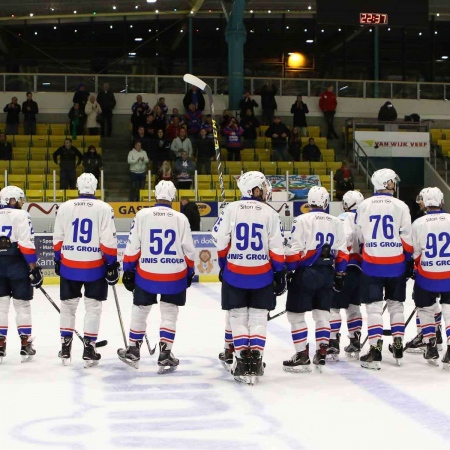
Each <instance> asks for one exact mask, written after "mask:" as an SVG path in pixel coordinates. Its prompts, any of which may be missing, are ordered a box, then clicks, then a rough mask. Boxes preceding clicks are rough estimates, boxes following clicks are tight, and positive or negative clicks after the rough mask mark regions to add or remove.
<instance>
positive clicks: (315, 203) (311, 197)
mask: <svg viewBox="0 0 450 450" xmlns="http://www.w3.org/2000/svg"><path fill="white" fill-rule="evenodd" d="M329 201H330V194H328V191H327V190H326V189H325V188H324V187H322V186H313V187H312V188H311V189H310V190H309V192H308V204H309V206H310V207H311V208H314V207H317V208H323V209H326V208H327V206H328V203H329Z"/></svg>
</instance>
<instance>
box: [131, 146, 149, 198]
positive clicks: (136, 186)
mask: <svg viewBox="0 0 450 450" xmlns="http://www.w3.org/2000/svg"><path fill="white" fill-rule="evenodd" d="M148 162H149V159H148V156H147V153H146V152H145V151H144V150H142V144H141V141H136V142H135V143H134V148H133V150H131V151H130V152H129V153H128V164H129V165H130V175H131V188H130V201H131V202H138V201H139V190H140V189H144V186H145V175H146V173H147V164H148Z"/></svg>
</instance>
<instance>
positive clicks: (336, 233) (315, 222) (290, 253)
mask: <svg viewBox="0 0 450 450" xmlns="http://www.w3.org/2000/svg"><path fill="white" fill-rule="evenodd" d="M329 199H330V196H329V194H328V191H327V190H326V189H325V188H324V187H319V186H314V187H312V188H311V189H310V190H309V192H308V204H309V206H310V211H309V212H308V213H306V214H303V215H300V216H298V217H296V218H295V219H294V221H293V222H292V229H291V234H290V236H289V238H288V242H287V246H286V263H287V269H288V271H293V273H291V274H290V275H288V280H289V282H288V295H287V302H286V311H287V317H288V320H289V323H290V324H291V330H292V331H291V333H292V340H293V342H294V347H295V351H296V353H295V354H294V356H292V358H291V359H289V360H287V361H284V362H283V369H284V370H285V371H287V372H310V371H311V370H310V364H311V361H310V359H309V344H308V343H307V341H308V327H307V325H306V320H305V313H307V312H309V311H312V316H313V319H314V321H315V324H316V354H315V356H314V359H313V364H315V365H316V367H317V368H318V369H319V370H321V366H323V365H325V359H326V355H327V351H328V342H329V339H330V307H331V301H332V297H333V289H335V290H337V291H340V290H342V287H343V282H344V276H345V270H346V268H347V263H348V255H349V252H348V250H347V239H346V237H345V234H344V226H343V224H342V222H341V221H340V220H339V219H338V218H337V217H334V216H332V215H330V214H327V213H326V212H325V210H326V209H327V206H328V203H329ZM333 265H334V267H333Z"/></svg>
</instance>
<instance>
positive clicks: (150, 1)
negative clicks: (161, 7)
mask: <svg viewBox="0 0 450 450" xmlns="http://www.w3.org/2000/svg"><path fill="white" fill-rule="evenodd" d="M147 3H156V0H147Z"/></svg>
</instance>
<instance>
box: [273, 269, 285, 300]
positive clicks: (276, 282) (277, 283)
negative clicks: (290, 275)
mask: <svg viewBox="0 0 450 450" xmlns="http://www.w3.org/2000/svg"><path fill="white" fill-rule="evenodd" d="M285 292H286V272H284V271H283V272H274V274H273V293H274V294H275V296H276V297H279V296H280V295H283V294H284V293H285Z"/></svg>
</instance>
